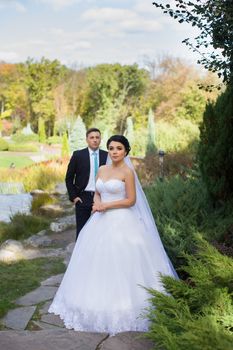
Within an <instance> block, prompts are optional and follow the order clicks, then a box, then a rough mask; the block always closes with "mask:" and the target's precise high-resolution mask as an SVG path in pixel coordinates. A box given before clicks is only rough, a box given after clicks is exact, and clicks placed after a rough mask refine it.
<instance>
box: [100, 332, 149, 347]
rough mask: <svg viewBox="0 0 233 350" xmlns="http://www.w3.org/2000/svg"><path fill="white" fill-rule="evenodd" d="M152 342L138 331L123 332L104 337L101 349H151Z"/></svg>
mask: <svg viewBox="0 0 233 350" xmlns="http://www.w3.org/2000/svg"><path fill="white" fill-rule="evenodd" d="M152 349H153V344H152V343H151V342H150V341H149V340H147V339H145V338H144V337H143V333H140V332H124V333H119V334H117V335H115V336H113V337H109V338H108V339H106V340H105V341H104V342H103V344H102V346H101V350H152Z"/></svg>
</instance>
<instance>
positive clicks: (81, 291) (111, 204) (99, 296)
mask: <svg viewBox="0 0 233 350" xmlns="http://www.w3.org/2000/svg"><path fill="white" fill-rule="evenodd" d="M107 148H108V152H109V157H110V160H111V162H110V164H107V165H104V166H102V167H100V168H99V172H98V174H97V180H96V193H95V196H94V204H93V214H92V216H91V218H90V219H89V221H88V222H87V223H86V225H85V226H84V227H83V229H82V231H81V232H80V235H79V238H78V240H77V242H76V245H75V248H74V251H73V254H72V257H71V260H70V262H69V265H68V268H67V270H66V273H65V275H64V278H63V280H62V283H61V285H60V287H59V289H58V291H57V294H56V296H55V298H54V300H53V302H52V304H51V306H50V308H49V312H50V313H55V314H56V315H60V317H61V319H62V320H63V321H64V324H65V326H66V327H67V328H69V329H74V330H77V331H89V332H107V333H110V334H111V335H113V334H116V333H119V332H125V331H147V330H148V326H149V324H148V320H147V319H146V318H145V317H143V316H142V314H143V311H145V308H147V307H148V306H149V302H148V298H149V295H148V292H147V291H146V289H145V288H144V287H148V288H154V289H156V290H159V291H162V292H163V291H164V289H163V285H162V283H161V281H160V273H162V274H165V275H170V276H173V277H174V278H177V274H176V272H175V270H174V268H173V266H172V264H171V262H170V260H169V258H168V256H167V254H166V252H165V250H164V248H163V245H162V243H161V240H160V237H159V234H158V231H157V229H156V226H155V223H154V220H153V217H152V214H151V211H150V208H149V206H148V203H147V200H146V198H145V195H144V193H143V191H142V188H141V185H140V183H139V181H138V178H137V175H136V173H135V171H134V170H133V166H132V163H131V162H130V159H129V157H127V154H128V153H129V151H130V145H129V142H128V140H127V139H126V138H125V137H124V136H122V135H114V136H112V137H110V139H109V140H108V142H107Z"/></svg>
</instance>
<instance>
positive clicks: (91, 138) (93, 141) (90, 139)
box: [86, 131, 101, 151]
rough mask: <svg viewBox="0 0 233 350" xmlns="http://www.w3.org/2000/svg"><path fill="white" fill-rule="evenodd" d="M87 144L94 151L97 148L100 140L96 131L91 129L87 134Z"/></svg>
mask: <svg viewBox="0 0 233 350" xmlns="http://www.w3.org/2000/svg"><path fill="white" fill-rule="evenodd" d="M86 141H87V145H88V147H89V148H90V149H92V150H93V151H95V150H96V149H98V148H99V145H100V142H101V136H100V133H99V132H98V131H92V132H90V133H89V134H88V135H87V138H86Z"/></svg>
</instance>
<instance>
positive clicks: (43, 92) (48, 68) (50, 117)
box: [22, 57, 66, 136]
mask: <svg viewBox="0 0 233 350" xmlns="http://www.w3.org/2000/svg"><path fill="white" fill-rule="evenodd" d="M22 71H23V73H24V77H25V86H26V89H27V93H28V98H29V107H30V112H31V116H30V118H31V119H30V120H31V123H32V125H33V127H34V129H35V130H37V126H38V119H39V117H41V118H43V120H44V121H45V123H46V132H47V135H48V136H50V135H51V133H52V130H53V125H54V119H55V107H54V97H53V91H54V89H55V88H56V86H57V85H58V84H59V82H60V81H61V79H62V78H63V76H64V74H65V72H66V69H65V67H64V66H62V65H61V64H60V62H59V61H58V60H54V61H50V60H48V59H45V58H44V57H43V58H42V59H41V61H40V62H35V61H33V60H32V59H28V60H27V62H26V63H25V64H24V65H23V66H22Z"/></svg>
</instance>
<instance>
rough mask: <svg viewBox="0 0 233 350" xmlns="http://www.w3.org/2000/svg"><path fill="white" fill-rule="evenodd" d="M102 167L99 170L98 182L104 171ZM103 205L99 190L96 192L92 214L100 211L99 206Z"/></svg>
mask: <svg viewBox="0 0 233 350" xmlns="http://www.w3.org/2000/svg"><path fill="white" fill-rule="evenodd" d="M101 168H102V167H100V168H99V170H98V173H97V175H96V181H97V179H98V177H99V175H100V173H101V171H102V169H101ZM100 203H101V198H100V194H99V192H98V191H97V190H95V194H94V199H93V206H92V213H95V212H96V211H98V208H99V204H100Z"/></svg>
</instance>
